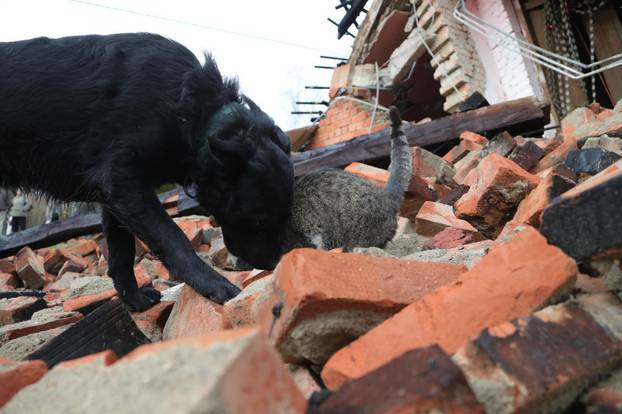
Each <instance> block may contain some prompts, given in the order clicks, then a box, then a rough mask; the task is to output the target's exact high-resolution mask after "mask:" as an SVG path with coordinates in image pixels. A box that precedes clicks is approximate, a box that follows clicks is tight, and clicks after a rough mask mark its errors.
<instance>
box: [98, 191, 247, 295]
mask: <svg viewBox="0 0 622 414" xmlns="http://www.w3.org/2000/svg"><path fill="white" fill-rule="evenodd" d="M113 188H114V192H113V193H111V196H110V197H109V200H110V201H109V205H108V207H110V208H111V209H112V211H113V212H114V214H115V217H116V218H117V219H118V220H119V221H121V222H122V223H123V224H125V225H126V226H127V229H128V230H129V231H130V232H131V233H133V234H134V235H135V236H137V237H138V238H139V239H141V240H142V241H143V242H145V243H146V244H147V246H149V248H150V249H151V250H152V251H153V252H154V253H155V254H156V255H157V256H158V257H159V258H160V259H161V260H162V261H163V262H164V264H165V265H166V267H167V269H168V271H169V273H170V274H171V276H173V277H174V278H176V279H177V280H181V281H183V282H186V283H187V284H188V285H190V286H192V287H193V288H194V289H195V290H196V291H197V292H198V293H200V294H201V295H203V296H205V297H208V298H210V299H212V300H214V301H216V302H218V303H224V302H226V301H227V300H229V299H231V298H233V297H235V296H236V295H237V294H238V293H240V289H238V288H237V287H236V286H235V285H233V284H232V283H231V282H229V281H228V280H227V279H225V278H224V277H223V276H221V275H220V274H218V273H217V272H216V271H215V270H214V269H212V268H211V267H209V266H208V265H207V264H206V263H205V262H203V260H201V259H200V258H199V257H198V256H197V254H196V252H195V251H194V249H193V248H192V245H191V244H190V241H189V240H188V239H187V238H186V235H185V234H184V233H183V232H182V231H181V229H180V228H179V227H178V226H177V225H176V224H175V222H173V220H172V219H171V218H170V217H169V216H168V214H166V211H165V210H164V207H163V206H162V204H161V203H160V200H159V199H158V197H157V196H156V195H155V193H154V192H153V190H152V189H151V188H150V186H148V185H146V184H144V183H140V182H136V181H133V180H132V181H130V182H128V180H127V179H125V180H122V181H120V182H117V183H115V184H114V185H113Z"/></svg>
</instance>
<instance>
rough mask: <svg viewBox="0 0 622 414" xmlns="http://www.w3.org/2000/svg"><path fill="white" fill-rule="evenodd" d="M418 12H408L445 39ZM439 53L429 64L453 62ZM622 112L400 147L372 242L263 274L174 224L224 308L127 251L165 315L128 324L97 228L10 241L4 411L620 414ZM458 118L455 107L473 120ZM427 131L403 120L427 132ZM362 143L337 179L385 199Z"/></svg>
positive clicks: (195, 222)
mask: <svg viewBox="0 0 622 414" xmlns="http://www.w3.org/2000/svg"><path fill="white" fill-rule="evenodd" d="M424 3H425V7H424V6H423V5H424ZM428 3H429V2H428V1H427V0H424V1H423V3H422V2H419V3H418V4H419V5H420V6H419V8H418V11H419V13H421V18H422V19H425V22H426V23H425V24H427V25H433V24H435V25H439V24H440V23H433V19H432V17H431V16H432V15H433V14H434V11H433V10H432V9H431V8H430V4H428ZM428 9H429V10H428ZM448 10H449V9H448ZM413 24H414V23H413ZM445 25H446V23H443V25H441V26H442V27H446V26H445ZM441 26H439V27H441ZM442 30H443V33H445V32H446V31H447V29H442ZM435 47H436V48H437V49H438V50H439V51H441V52H442V51H444V50H445V46H444V45H436V46H435ZM444 59H445V61H441V62H434V65H437V66H435V67H436V68H437V69H438V67H439V66H438V65H443V64H450V63H451V62H452V61H451V59H455V57H453V58H452V57H451V55H448V56H446V57H445V58H444ZM463 86H464V85H459V86H458V87H459V88H462V87H463ZM445 89H447V85H445ZM460 90H462V89H460ZM335 93H336V92H335ZM451 94H453V92H451ZM448 96H449V95H448ZM452 99H453V97H452ZM344 102H345V101H344ZM620 105H622V104H619V105H618V110H615V111H609V110H604V109H602V108H597V107H596V106H591V107H590V108H583V109H581V110H577V111H575V112H573V113H572V114H570V115H569V116H568V117H567V119H565V120H564V122H563V126H562V129H561V131H560V133H559V134H557V136H556V137H554V138H533V137H523V136H512V135H510V134H509V133H502V134H497V135H495V136H494V137H492V138H490V137H491V136H492V134H493V133H494V132H493V133H490V132H484V131H483V130H482V131H481V132H480V133H477V131H478V130H477V129H473V130H460V131H457V132H456V131H454V132H452V133H451V134H449V133H447V134H446V135H447V137H448V138H443V140H444V141H434V143H440V142H444V143H445V145H444V146H438V147H436V148H432V146H430V147H426V149H423V148H419V147H413V148H412V154H413V155H412V156H413V175H412V177H411V182H410V186H409V188H408V191H407V193H406V195H405V199H404V202H403V204H402V206H401V216H402V217H400V219H399V225H398V230H397V232H396V235H395V237H394V238H393V240H392V241H391V242H389V243H388V244H387V245H386V246H384V247H382V248H379V247H376V248H355V249H354V252H348V251H343V249H335V250H333V251H330V252H326V251H318V250H311V249H296V250H294V251H292V252H290V253H289V254H287V255H286V256H284V257H283V258H282V259H281V261H280V263H279V265H278V266H277V268H276V269H275V270H274V271H272V270H263V269H246V270H243V269H244V267H243V266H242V265H241V264H240V263H238V262H237V259H236V258H235V257H234V256H232V255H231V254H230V253H229V252H228V250H227V248H226V246H225V244H224V239H223V236H222V232H221V229H220V228H219V227H218V225H217V223H215V221H214V220H213V219H212V218H209V217H204V216H187V217H177V218H175V222H176V223H177V225H178V226H179V227H180V228H181V229H182V230H183V231H184V233H185V234H186V236H187V237H188V239H189V240H190V241H191V244H192V245H193V247H194V249H195V250H196V251H197V254H198V255H199V257H201V258H202V259H203V260H204V261H206V262H207V263H209V264H210V265H211V266H214V268H215V270H216V271H218V272H219V273H220V274H222V275H223V276H225V277H227V278H228V279H229V280H230V281H232V283H234V284H236V285H237V286H239V287H240V288H241V289H242V292H241V293H240V294H239V295H238V296H237V297H235V298H233V299H231V300H230V301H228V302H227V303H225V304H223V305H219V304H215V303H213V302H211V301H210V300H208V299H206V298H204V297H202V296H200V295H199V294H197V293H196V292H195V291H194V290H193V289H192V288H191V287H190V286H187V285H185V284H183V283H182V284H179V283H178V282H177V281H175V280H173V279H172V278H171V276H170V274H169V272H168V271H167V269H166V266H165V265H164V264H163V263H162V262H161V261H160V260H158V259H157V257H156V256H155V255H154V253H152V252H150V251H149V249H148V248H147V247H146V245H144V243H142V242H141V241H140V240H136V246H137V250H136V258H135V262H134V263H135V267H134V271H135V273H136V277H137V280H138V283H139V285H140V286H153V287H155V288H156V289H158V290H160V291H161V292H162V302H161V303H159V304H157V305H154V306H153V307H152V308H151V309H148V310H146V311H144V312H131V313H130V312H129V311H128V310H127V309H126V308H125V307H124V306H123V305H122V303H121V302H120V301H119V300H118V298H116V295H117V293H116V291H115V290H114V287H113V283H112V280H111V279H110V278H109V277H108V276H107V259H106V256H107V247H106V244H105V241H104V240H103V239H102V236H101V235H100V234H94V235H89V236H86V237H81V238H77V239H71V240H66V241H63V242H60V243H58V244H55V245H53V246H49V247H45V248H40V249H34V248H32V249H31V248H29V247H25V248H22V247H20V248H19V249H21V250H20V251H18V250H17V249H14V250H12V252H11V253H10V254H13V253H15V252H17V254H16V255H15V256H10V257H3V258H0V293H1V294H3V295H4V296H2V297H4V298H5V299H0V358H4V359H0V383H2V386H0V407H1V408H0V411H2V412H7V413H13V412H29V413H30V412H33V413H37V412H45V413H46V414H47V413H49V412H52V413H53V412H76V411H89V412H110V411H112V410H117V411H120V412H123V411H132V412H133V411H137V410H150V411H153V412H163V411H164V412H179V413H182V414H183V413H190V412H198V411H201V412H226V413H246V412H270V413H272V412H274V413H302V412H306V411H307V410H308V412H309V413H352V412H359V411H360V412H363V411H364V412H366V413H378V414H388V413H393V412H416V413H419V412H421V413H430V412H468V413H483V412H487V413H495V414H496V413H500V414H502V413H513V412H527V413H530V412H541V413H557V412H564V410H567V409H568V408H569V407H573V408H576V407H578V408H581V409H584V410H585V411H586V412H600V411H598V410H602V412H606V411H604V410H611V411H610V412H615V410H618V407H619V406H620V405H619V404H620V402H621V401H622V386H620V384H622V380H621V379H620V378H622V377H621V376H620V375H621V374H620V373H621V372H622V316H620V315H622V305H620V298H622V264H621V262H622V238H621V236H620V235H621V234H622V228H621V227H620V223H622V216H620V209H619V204H620V200H622V193H621V191H622V181H621V180H622V160H619V156H620V155H622V139H621V138H618V137H617V136H615V135H616V134H619V133H620V129H619V128H618V127H617V126H616V125H618V121H617V119H618V118H619V114H620V113H621V112H620V111H619V109H620V107H621V106H620ZM350 106H352V105H350ZM483 109H486V108H483ZM474 111H477V110H474ZM469 112H470V114H469V113H465V114H458V115H459V116H462V115H465V118H467V117H466V115H469V116H470V117H472V119H478V118H476V117H474V115H472V113H473V111H469ZM484 112H486V111H482V113H484ZM332 116H333V117H334V116H335V115H332ZM487 116H488V117H490V118H491V119H492V118H493V116H492V115H487ZM530 116H531V115H530ZM344 122H345V121H344ZM443 122H446V121H443ZM486 122H489V121H486ZM429 124H430V123H427V124H426V123H422V124H416V125H405V127H404V128H406V129H408V130H410V128H411V127H412V128H415V127H416V128H417V129H415V131H428V133H430V134H434V133H436V132H434V131H429V130H426V129H422V128H424V126H425V125H429ZM467 124H468V125H471V126H473V125H476V123H475V121H468V123H467ZM437 125H440V127H441V128H443V130H444V131H449V130H451V128H453V126H452V127H451V128H450V126H448V124H444V123H439V124H437ZM452 125H453V124H452ZM460 125H463V124H460ZM620 125H622V123H620ZM493 127H494V128H493ZM426 128H429V127H426ZM434 128H436V127H434ZM504 128H506V127H505V126H503V127H499V128H496V126H495V125H492V127H491V128H489V131H500V130H503V129H504ZM471 129H472V128H471ZM604 130H606V133H608V134H610V135H594V133H595V132H594V131H596V132H598V133H600V132H601V131H604ZM385 132H386V131H385ZM385 132H378V133H377V136H378V137H384V134H385ZM588 132H589V134H588ZM410 133H412V132H410ZM458 135H460V140H459V141H458V140H457V136H458ZM449 137H453V138H452V139H454V141H450V140H449ZM487 137H488V138H487ZM424 138H426V137H424ZM382 139H384V138H382ZM426 139H427V138H426ZM435 139H436V138H435ZM372 141H373V140H372ZM430 142H431V141H430ZM387 143H388V141H387ZM450 143H454V144H455V145H454V146H453V147H450V146H449V144H450ZM343 145H344V148H346V147H347V145H346V144H343ZM373 145H377V144H373ZM373 145H372V144H370V143H367V144H365V145H363V146H361V147H358V146H353V147H352V148H353V151H354V152H353V153H349V155H348V156H347V157H344V158H343V160H348V161H347V162H343V163H342V164H340V165H347V167H346V169H347V170H348V171H350V172H352V173H354V174H357V175H359V176H362V177H364V178H366V179H368V180H370V181H371V182H374V183H375V184H377V185H378V186H384V185H385V184H386V181H387V177H388V171H387V170H386V169H383V168H379V167H375V166H372V165H369V164H364V163H363V162H370V161H371V160H373V159H375V158H377V157H378V156H380V155H382V154H385V155H386V153H388V152H386V153H385V152H382V151H384V149H383V150H378V152H374V151H376V150H373V151H371V150H370V148H372V149H373V148H379V147H374V146H373ZM378 145H380V144H378ZM382 145H384V144H382ZM361 148H365V151H368V150H369V152H365V151H363V150H362V149H361ZM431 149H434V151H435V152H432V151H431ZM356 151H363V152H365V154H364V156H362V155H361V154H362V152H356ZM352 154H354V155H352ZM356 154H359V155H361V156H360V157H359V155H356ZM342 155H343V154H342ZM372 155H373V156H372ZM352 157H359V158H358V160H359V161H360V162H359V161H357V162H354V163H351V161H352V160H353V159H352ZM314 162H319V161H314ZM339 162H341V161H339ZM335 163H337V161H335ZM304 165H305V166H304V168H311V167H310V165H311V166H312V165H313V163H311V164H304ZM374 165H382V164H381V163H380V162H379V163H378V164H376V163H374ZM304 168H303V169H304ZM297 174H298V172H297ZM166 208H167V209H168V210H169V211H171V212H179V211H185V210H184V209H178V208H176V207H175V206H173V205H171V206H166ZM184 208H185V207H184ZM55 243H56V242H55ZM579 270H580V271H579ZM19 295H36V296H19ZM9 296H17V297H9ZM7 297H9V298H7ZM150 342H153V343H152V344H150ZM48 369H49V371H48ZM5 383H6V384H10V386H9V387H7V386H5ZM324 386H326V387H328V389H325V388H323V387H324ZM93 401H97V404H94V403H93ZM2 404H5V405H4V406H2ZM307 406H308V407H307Z"/></svg>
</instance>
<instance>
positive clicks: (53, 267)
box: [43, 247, 89, 275]
mask: <svg viewBox="0 0 622 414" xmlns="http://www.w3.org/2000/svg"><path fill="white" fill-rule="evenodd" d="M68 260H71V261H73V262H74V264H73V266H72V267H73V268H76V269H81V270H79V272H81V271H83V270H84V269H86V268H87V267H88V266H89V261H88V260H87V259H85V258H82V257H80V256H78V255H76V254H73V253H72V252H70V251H69V250H67V249H66V248H64V247H59V248H58V249H56V250H54V253H53V254H51V255H49V256H48V257H47V258H46V260H45V262H44V263H43V267H44V268H45V271H46V272H50V273H52V274H55V275H58V273H59V272H60V270H61V268H62V267H63V265H64V264H65V262H67V261H68ZM67 271H71V270H69V269H65V272H67ZM73 271H75V270H73ZM79 272H78V273H79Z"/></svg>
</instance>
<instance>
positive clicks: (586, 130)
mask: <svg viewBox="0 0 622 414" xmlns="http://www.w3.org/2000/svg"><path fill="white" fill-rule="evenodd" d="M620 132H622V113H620V112H618V111H615V110H614V111H609V110H603V111H602V112H601V113H599V114H595V113H594V112H593V111H592V109H590V108H577V109H575V110H574V111H572V112H571V113H570V114H568V115H567V116H566V117H565V118H564V119H563V120H562V134H563V135H564V138H571V139H575V140H582V139H584V138H587V137H599V136H601V135H606V134H609V135H615V136H617V135H619V134H620Z"/></svg>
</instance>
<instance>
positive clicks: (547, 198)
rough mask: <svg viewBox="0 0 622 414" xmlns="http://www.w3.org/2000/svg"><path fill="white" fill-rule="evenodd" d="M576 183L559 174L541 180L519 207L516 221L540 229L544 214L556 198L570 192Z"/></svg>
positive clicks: (515, 216) (515, 217)
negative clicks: (567, 191)
mask: <svg viewBox="0 0 622 414" xmlns="http://www.w3.org/2000/svg"><path fill="white" fill-rule="evenodd" d="M573 186H574V183H573V182H572V181H570V180H568V179H567V178H565V177H562V176H560V175H557V174H549V175H548V176H547V177H545V178H543V179H542V180H540V183H539V184H538V185H537V186H536V188H535V189H534V190H533V191H532V192H530V193H529V194H528V195H527V197H525V198H524V199H523V201H521V202H520V204H519V205H518V209H517V210H516V214H515V215H514V219H513V220H514V221H515V222H517V223H525V224H529V225H531V226H534V227H540V222H541V217H542V212H543V211H544V209H545V208H546V207H548V205H549V204H550V203H551V200H553V199H554V198H555V197H557V196H558V195H560V194H561V193H563V192H565V191H566V190H569V189H570V188H572V187H573Z"/></svg>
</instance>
